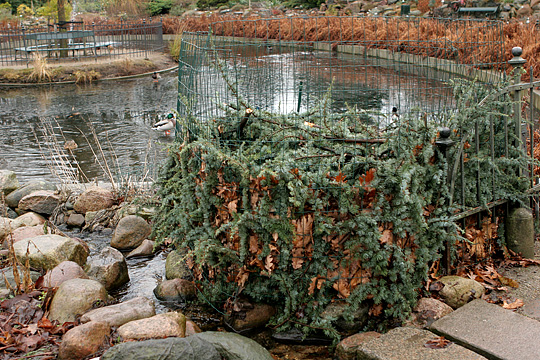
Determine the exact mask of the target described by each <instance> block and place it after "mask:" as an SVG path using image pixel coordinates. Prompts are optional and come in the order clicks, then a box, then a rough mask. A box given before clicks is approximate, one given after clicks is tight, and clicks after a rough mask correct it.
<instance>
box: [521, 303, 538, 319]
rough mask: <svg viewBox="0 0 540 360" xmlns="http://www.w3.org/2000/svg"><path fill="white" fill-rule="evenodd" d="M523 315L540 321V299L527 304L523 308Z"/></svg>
mask: <svg viewBox="0 0 540 360" xmlns="http://www.w3.org/2000/svg"><path fill="white" fill-rule="evenodd" d="M521 313H522V314H523V315H525V316H528V317H530V318H533V319H535V320H538V321H540V299H533V300H530V301H528V302H526V303H525V305H523V307H522V308H521Z"/></svg>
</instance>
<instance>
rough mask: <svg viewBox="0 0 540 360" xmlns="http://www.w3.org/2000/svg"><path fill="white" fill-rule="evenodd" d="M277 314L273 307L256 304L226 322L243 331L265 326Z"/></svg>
mask: <svg viewBox="0 0 540 360" xmlns="http://www.w3.org/2000/svg"><path fill="white" fill-rule="evenodd" d="M184 281H185V280H184ZM275 313H276V308H275V307H273V306H272V305H268V304H254V305H253V306H252V307H250V308H249V309H246V310H244V311H242V312H240V313H234V316H231V317H228V318H227V319H226V320H227V322H228V325H230V326H231V327H232V328H233V329H234V330H236V331H243V330H248V329H256V328H259V327H263V326H265V325H266V323H268V321H269V320H270V318H272V316H274V315H275Z"/></svg>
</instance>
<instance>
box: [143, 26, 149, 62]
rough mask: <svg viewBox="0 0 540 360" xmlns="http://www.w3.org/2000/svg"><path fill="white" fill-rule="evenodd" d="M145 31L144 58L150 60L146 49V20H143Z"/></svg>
mask: <svg viewBox="0 0 540 360" xmlns="http://www.w3.org/2000/svg"><path fill="white" fill-rule="evenodd" d="M142 23H143V31H144V35H143V36H144V58H145V59H148V54H147V51H146V50H147V49H146V19H143V21H142Z"/></svg>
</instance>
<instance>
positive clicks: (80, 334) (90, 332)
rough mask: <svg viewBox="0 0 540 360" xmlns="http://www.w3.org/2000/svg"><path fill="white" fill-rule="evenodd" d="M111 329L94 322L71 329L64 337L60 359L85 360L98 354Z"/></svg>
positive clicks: (103, 324)
mask: <svg viewBox="0 0 540 360" xmlns="http://www.w3.org/2000/svg"><path fill="white" fill-rule="evenodd" d="M110 334H111V328H110V327H109V326H108V325H107V324H105V323H102V322H96V321H92V322H89V323H86V324H83V325H79V326H76V327H74V328H73V329H70V330H69V331H68V332H67V333H65V334H64V336H62V342H61V343H60V347H59V349H58V359H62V360H68V359H69V360H76V359H83V358H85V357H87V356H89V355H92V354H94V353H96V352H97V351H98V350H99V348H100V347H101V346H102V345H103V343H104V342H105V340H106V339H107V336H109V335H110Z"/></svg>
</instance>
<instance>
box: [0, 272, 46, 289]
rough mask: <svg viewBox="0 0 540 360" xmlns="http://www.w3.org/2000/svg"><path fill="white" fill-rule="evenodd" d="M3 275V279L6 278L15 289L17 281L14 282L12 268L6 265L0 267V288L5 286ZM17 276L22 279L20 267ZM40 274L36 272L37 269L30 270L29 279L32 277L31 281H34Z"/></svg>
mask: <svg viewBox="0 0 540 360" xmlns="http://www.w3.org/2000/svg"><path fill="white" fill-rule="evenodd" d="M4 276H5V279H7V281H8V283H9V286H10V287H11V288H12V289H16V288H17V283H16V282H15V277H14V276H13V268H12V267H7V268H3V269H0V288H4V287H5V286H6V283H5V281H4ZM19 276H20V277H21V279H22V276H23V274H22V269H21V268H19ZM40 276H41V274H40V273H38V272H37V271H32V270H31V271H30V279H32V281H34V282H35V281H36V280H37V279H38V278H39V277H40Z"/></svg>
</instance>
